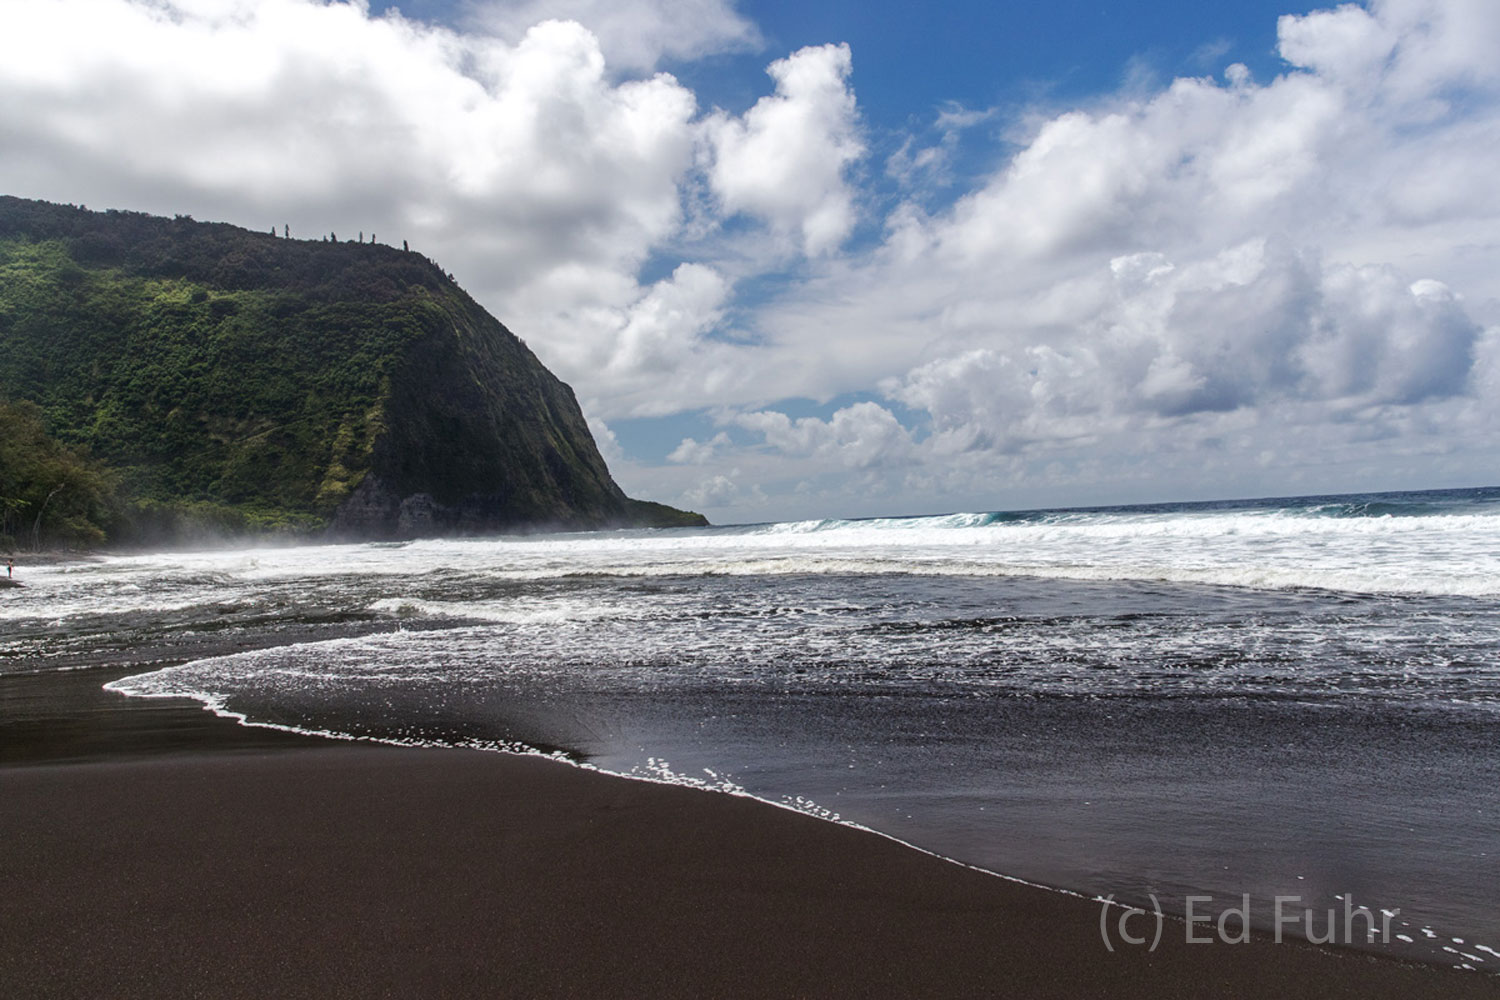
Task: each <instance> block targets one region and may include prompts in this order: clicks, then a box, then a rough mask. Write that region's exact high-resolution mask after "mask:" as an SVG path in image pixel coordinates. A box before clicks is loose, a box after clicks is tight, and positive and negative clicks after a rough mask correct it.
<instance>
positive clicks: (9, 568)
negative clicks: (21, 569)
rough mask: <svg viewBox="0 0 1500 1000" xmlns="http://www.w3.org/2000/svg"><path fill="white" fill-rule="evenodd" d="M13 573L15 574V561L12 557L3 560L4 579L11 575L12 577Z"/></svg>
mask: <svg viewBox="0 0 1500 1000" xmlns="http://www.w3.org/2000/svg"><path fill="white" fill-rule="evenodd" d="M15 575H16V561H15V560H14V559H7V560H5V576H6V579H10V578H11V577H13V576H15Z"/></svg>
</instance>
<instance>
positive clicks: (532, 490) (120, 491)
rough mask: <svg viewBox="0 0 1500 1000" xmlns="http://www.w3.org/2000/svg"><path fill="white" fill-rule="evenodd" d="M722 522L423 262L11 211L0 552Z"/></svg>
mask: <svg viewBox="0 0 1500 1000" xmlns="http://www.w3.org/2000/svg"><path fill="white" fill-rule="evenodd" d="M704 524H707V521H706V520H705V519H704V518H703V517H702V515H699V514H695V513H691V512H687V511H681V510H677V509H675V508H672V507H668V506H666V505H664V504H658V503H651V502H649V501H641V500H633V499H630V498H629V497H627V496H625V494H624V492H623V491H621V489H620V487H619V486H618V485H616V483H615V481H614V480H613V478H611V476H610V474H609V470H608V468H607V467H606V466H605V463H604V460H603V458H602V457H601V456H600V454H599V450H598V448H597V447H596V446H595V444H594V440H593V437H592V435H591V434H590V433H589V430H588V426H587V424H586V422H585V420H584V417H583V413H582V411H581V410H580V409H579V406H578V402H577V399H576V398H575V397H574V395H573V391H572V389H570V388H569V387H568V386H567V385H566V384H564V383H563V382H561V381H560V380H558V378H557V377H556V376H554V375H553V374H552V373H551V372H550V371H548V370H547V369H546V368H545V367H544V366H543V365H542V363H541V362H540V361H538V360H537V358H536V356H535V355H534V354H532V352H531V351H530V350H529V349H528V348H527V347H526V345H525V344H524V343H522V342H521V340H520V339H519V338H517V337H516V336H515V335H514V334H512V333H511V332H510V331H509V330H508V329H506V328H505V327H504V326H503V325H502V324H501V323H500V322H499V321H498V320H496V319H495V318H494V317H493V316H491V315H490V314H489V313H487V312H486V311H485V310H484V309H483V308H481V307H480V306H479V304H478V303H476V302H475V301H474V300H473V299H472V298H471V297H470V296H469V295H468V294H467V293H465V292H464V291H463V289H461V288H460V287H459V286H458V285H457V284H456V283H455V282H454V281H453V279H452V278H451V277H450V276H449V275H447V274H446V273H444V272H443V271H442V270H441V269H440V268H439V267H438V266H437V265H436V264H434V263H433V262H432V261H430V260H428V259H427V258H426V257H424V256H422V255H421V254H419V253H415V252H412V251H409V250H406V249H404V248H402V249H397V248H396V247H392V246H385V245H382V244H377V243H374V242H373V237H372V242H368V243H367V242H364V238H363V234H360V240H359V241H358V242H355V241H349V242H338V241H337V239H336V238H335V237H333V236H332V234H330V235H328V236H324V237H320V238H318V239H312V240H294V239H290V238H288V235H287V234H286V230H285V228H283V230H282V233H281V234H277V233H275V232H274V231H273V232H272V233H269V234H268V233H257V232H250V231H248V230H245V229H241V228H239V227H236V226H231V225H226V224H222V223H203V222H196V221H194V220H193V219H191V218H189V217H186V216H178V217H177V218H174V219H167V218H161V217H156V216H151V215H145V214H141V213H136V212H116V211H110V212H92V211H89V210H87V209H85V208H82V207H74V206H70V205H57V204H51V203H48V202H40V201H29V200H24V199H19V198H12V197H3V196H0V550H4V549H18V548H19V549H26V548H45V547H67V546H72V547H91V546H99V545H106V544H120V545H153V544H182V543H191V542H194V541H201V540H207V539H215V538H226V537H227V538H238V537H244V536H255V535H286V536H295V537H321V538H335V539H348V540H368V539H396V538H415V537H426V536H440V535H456V534H484V533H496V532H503V531H516V530H546V529H561V530H569V529H592V528H604V527H669V526H684V525H704Z"/></svg>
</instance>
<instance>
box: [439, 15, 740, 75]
mask: <svg viewBox="0 0 1500 1000" xmlns="http://www.w3.org/2000/svg"><path fill="white" fill-rule="evenodd" d="M468 20H469V22H470V23H471V24H472V25H475V26H478V27H480V28H483V29H485V30H487V31H490V32H493V33H495V34H497V35H499V36H501V37H502V38H506V39H508V40H511V41H519V40H520V39H521V38H523V37H525V35H526V32H527V31H529V30H530V29H531V27H532V26H533V25H536V24H540V23H542V22H543V21H554V20H555V21H577V22H578V23H580V24H585V25H588V27H589V29H590V30H591V31H592V32H593V33H594V35H595V36H596V37H597V38H598V39H599V46H600V48H601V50H602V51H603V53H604V55H605V57H606V58H607V59H608V60H609V64H610V65H611V66H613V67H615V68H616V69H625V70H650V69H655V68H656V66H657V65H658V64H659V63H660V62H661V61H662V60H663V59H674V60H691V59H699V58H702V57H704V56H708V55H714V54H718V53H722V52H735V51H744V50H749V49H755V48H757V47H759V46H760V44H761V38H760V32H759V31H758V30H757V29H756V27H755V25H754V24H752V23H751V22H750V21H748V20H746V19H745V18H744V17H742V16H741V15H740V14H739V13H738V12H737V11H735V9H734V4H733V3H732V2H728V0H520V2H514V0H503V2H494V0H489V2H479V3H475V4H473V5H472V8H471V10H470V15H469V19H468Z"/></svg>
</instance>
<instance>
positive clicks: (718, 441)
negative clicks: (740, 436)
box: [667, 431, 730, 465]
mask: <svg viewBox="0 0 1500 1000" xmlns="http://www.w3.org/2000/svg"><path fill="white" fill-rule="evenodd" d="M729 445H730V442H729V435H728V434H725V433H724V432H723V431H720V432H719V433H718V434H715V435H714V436H713V437H711V438H709V439H708V440H707V441H697V440H695V439H693V438H690V437H689V438H683V439H682V443H681V444H679V445H678V446H677V447H676V448H674V449H672V452H671V454H669V455H667V461H668V462H677V463H678V464H684V465H702V464H703V463H704V462H707V461H709V460H710V459H712V458H713V457H714V455H715V454H716V453H717V452H718V451H719V450H720V449H723V448H728V447H729Z"/></svg>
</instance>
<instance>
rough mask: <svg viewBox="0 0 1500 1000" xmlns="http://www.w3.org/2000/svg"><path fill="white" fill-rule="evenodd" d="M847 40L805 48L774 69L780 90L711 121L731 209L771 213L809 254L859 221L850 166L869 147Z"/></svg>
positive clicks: (715, 173)
mask: <svg viewBox="0 0 1500 1000" xmlns="http://www.w3.org/2000/svg"><path fill="white" fill-rule="evenodd" d="M850 69H851V55H850V51H849V46H847V45H823V46H819V47H816V48H814V47H809V48H804V49H799V50H798V51H796V52H794V53H792V55H790V56H788V57H787V58H785V59H778V60H777V61H776V62H774V63H772V64H771V66H770V68H769V69H768V70H767V72H769V73H770V74H771V77H772V78H773V79H774V80H775V81H776V94H775V95H774V96H771V97H763V98H761V99H760V100H759V101H758V102H756V104H755V106H754V107H753V108H751V109H750V110H749V111H747V112H746V113H745V114H744V116H743V117H742V118H732V117H730V116H728V115H725V114H722V113H720V114H718V115H716V116H715V117H714V118H713V119H712V120H711V121H710V123H709V137H710V141H711V142H712V145H713V149H714V161H713V165H712V167H711V168H710V172H709V179H710V182H711V184H712V186H713V190H714V193H715V194H716V195H717V196H718V197H719V199H720V201H721V202H722V204H723V206H724V209H725V211H727V212H729V213H731V214H733V213H736V212H745V213H748V214H750V215H755V216H758V217H760V218H763V219H765V220H766V221H768V222H769V223H771V225H772V226H774V227H775V228H776V229H778V230H779V231H781V232H782V233H785V234H788V235H791V236H795V237H796V238H797V239H798V240H799V242H800V244H801V247H802V249H803V251H804V252H806V253H808V254H811V255H817V254H823V253H828V252H830V251H832V250H834V249H835V248H837V247H838V245H839V244H840V243H841V242H843V240H844V238H845V237H846V236H848V235H849V231H850V229H851V228H852V227H853V225H854V194H853V192H852V190H851V189H850V188H849V186H848V184H847V183H846V181H845V178H844V171H845V168H846V167H847V166H848V165H849V164H850V163H852V162H854V161H855V160H856V159H858V158H859V157H860V156H861V155H862V154H863V152H864V145H863V143H862V142H861V140H860V138H859V130H858V121H857V114H856V111H855V103H854V93H853V91H851V90H850V89H849V88H848V86H847V84H846V80H847V78H848V76H849V72H850Z"/></svg>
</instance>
